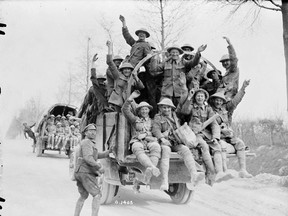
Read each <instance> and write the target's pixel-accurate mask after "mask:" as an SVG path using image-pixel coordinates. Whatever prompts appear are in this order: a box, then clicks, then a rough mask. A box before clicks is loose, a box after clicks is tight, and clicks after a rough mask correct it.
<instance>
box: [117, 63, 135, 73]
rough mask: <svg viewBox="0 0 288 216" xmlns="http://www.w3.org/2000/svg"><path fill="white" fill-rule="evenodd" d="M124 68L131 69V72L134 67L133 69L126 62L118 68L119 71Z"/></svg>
mask: <svg viewBox="0 0 288 216" xmlns="http://www.w3.org/2000/svg"><path fill="white" fill-rule="evenodd" d="M124 68H130V69H132V70H133V69H134V67H133V66H132V65H131V64H130V63H128V62H125V63H123V64H122V65H121V66H120V68H119V70H120V71H122V70H123V69H124Z"/></svg>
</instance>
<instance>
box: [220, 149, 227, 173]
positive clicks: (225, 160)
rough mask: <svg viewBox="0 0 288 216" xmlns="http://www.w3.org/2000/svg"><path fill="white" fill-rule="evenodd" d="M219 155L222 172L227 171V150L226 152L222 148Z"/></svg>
mask: <svg viewBox="0 0 288 216" xmlns="http://www.w3.org/2000/svg"><path fill="white" fill-rule="evenodd" d="M221 156H222V165H223V172H226V171H227V152H226V150H223V149H222V152H221Z"/></svg>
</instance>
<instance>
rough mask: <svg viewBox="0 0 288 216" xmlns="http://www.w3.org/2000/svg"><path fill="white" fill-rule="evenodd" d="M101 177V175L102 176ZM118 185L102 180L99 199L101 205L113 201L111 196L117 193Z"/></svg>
mask: <svg viewBox="0 0 288 216" xmlns="http://www.w3.org/2000/svg"><path fill="white" fill-rule="evenodd" d="M101 178H103V175H102V177H101ZM118 189H119V186H118V185H112V184H109V183H107V182H105V181H104V180H103V183H102V197H101V199H100V204H101V205H107V204H111V203H112V201H113V198H114V197H115V196H116V195H117V193H118Z"/></svg>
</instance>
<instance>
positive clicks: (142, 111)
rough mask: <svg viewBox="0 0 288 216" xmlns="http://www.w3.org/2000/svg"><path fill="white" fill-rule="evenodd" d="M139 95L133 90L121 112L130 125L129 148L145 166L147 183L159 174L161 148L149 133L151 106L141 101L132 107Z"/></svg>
mask: <svg viewBox="0 0 288 216" xmlns="http://www.w3.org/2000/svg"><path fill="white" fill-rule="evenodd" d="M139 96H140V92H139V91H134V92H133V93H132V94H131V95H130V96H129V97H128V99H127V100H126V101H125V103H124V105H123V107H122V112H123V114H124V115H125V117H126V118H127V120H128V121H129V123H130V124H131V127H132V138H131V140H130V149H131V150H132V152H133V154H135V155H136V158H137V160H138V161H139V162H140V163H141V164H142V165H143V166H144V167H145V168H146V171H145V183H149V182H150V179H151V177H152V175H154V176H159V175H160V171H159V169H158V168H157V164H158V161H159V158H160V152H161V148H160V145H159V143H158V142H157V139H156V138H155V137H153V136H152V133H151V128H152V120H151V119H150V117H149V112H150V110H151V109H153V107H152V106H151V105H150V104H148V103H147V102H141V103H140V104H138V105H137V106H136V108H135V109H133V106H132V104H133V103H135V101H134V99H135V98H137V97H139ZM134 105H135V104H134ZM145 150H149V157H148V156H147V155H146V154H145Z"/></svg>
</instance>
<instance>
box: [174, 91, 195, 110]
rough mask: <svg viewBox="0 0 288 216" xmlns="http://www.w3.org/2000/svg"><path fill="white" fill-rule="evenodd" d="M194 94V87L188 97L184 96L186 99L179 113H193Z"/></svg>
mask: <svg viewBox="0 0 288 216" xmlns="http://www.w3.org/2000/svg"><path fill="white" fill-rule="evenodd" d="M193 95H194V89H191V90H190V91H189V92H188V95H187V98H186V99H184V98H183V99H182V100H184V101H183V102H182V103H183V105H182V107H181V109H180V110H179V111H178V112H179V113H181V114H184V115H190V114H191V111H192V98H193Z"/></svg>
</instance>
